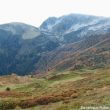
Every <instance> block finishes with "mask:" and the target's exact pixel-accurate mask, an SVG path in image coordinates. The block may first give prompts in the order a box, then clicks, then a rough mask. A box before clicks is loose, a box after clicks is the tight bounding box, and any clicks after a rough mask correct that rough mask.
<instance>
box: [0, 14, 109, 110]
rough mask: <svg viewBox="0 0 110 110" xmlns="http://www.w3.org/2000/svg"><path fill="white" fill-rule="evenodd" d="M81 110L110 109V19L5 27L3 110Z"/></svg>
mask: <svg viewBox="0 0 110 110" xmlns="http://www.w3.org/2000/svg"><path fill="white" fill-rule="evenodd" d="M81 107H106V110H110V18H105V17H96V16H91V15H81V14H70V15H65V16H61V17H59V18H56V17H50V18H48V19H47V20H45V21H44V22H43V23H42V24H41V26H40V27H38V28H36V27H34V26H31V25H28V24H24V23H18V22H13V23H7V24H3V25H0V110H81ZM84 110H87V109H86V108H85V109H84ZM97 110H101V109H100V108H98V109H97Z"/></svg>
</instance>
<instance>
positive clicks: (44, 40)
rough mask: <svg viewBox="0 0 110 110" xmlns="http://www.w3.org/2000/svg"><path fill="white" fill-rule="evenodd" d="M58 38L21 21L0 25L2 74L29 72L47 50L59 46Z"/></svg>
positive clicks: (0, 64)
mask: <svg viewBox="0 0 110 110" xmlns="http://www.w3.org/2000/svg"><path fill="white" fill-rule="evenodd" d="M58 45H59V43H58V41H57V39H55V38H54V39H51V38H50V37H49V36H47V35H46V34H43V33H42V32H40V31H39V30H38V29H37V28H35V27H33V26H29V25H26V24H21V23H10V24H5V25H1V26H0V62H1V63H0V66H1V69H0V74H1V75H2V74H9V73H13V72H15V73H17V74H21V75H23V74H27V73H30V72H32V71H33V70H34V68H35V67H34V64H35V63H37V62H38V60H39V58H40V57H41V55H42V54H44V53H45V52H48V51H51V50H54V49H55V48H56V47H58Z"/></svg>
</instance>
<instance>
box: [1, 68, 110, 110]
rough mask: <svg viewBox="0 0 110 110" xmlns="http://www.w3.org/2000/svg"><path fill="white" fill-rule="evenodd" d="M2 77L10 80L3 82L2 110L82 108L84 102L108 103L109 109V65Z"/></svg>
mask: <svg viewBox="0 0 110 110" xmlns="http://www.w3.org/2000/svg"><path fill="white" fill-rule="evenodd" d="M9 77H11V78H12V79H13V80H14V82H15V83H13V81H11V82H10V78H9ZM1 79H2V80H1V82H4V81H6V82H7V84H6V83H2V84H1V86H0V97H1V100H0V109H1V110H41V109H43V110H80V108H81V106H92V107H98V106H105V107H108V109H107V110H109V107H110V98H109V95H110V92H109V91H110V67H105V68H101V69H90V68H85V69H80V70H75V71H72V70H71V71H70V70H68V71H63V72H52V73H50V72H48V73H47V74H46V75H45V76H40V77H39V78H38V76H31V77H30V76H24V77H23V76H22V78H21V79H19V76H16V75H11V76H8V77H7V76H4V77H1ZM18 81H19V83H18ZM23 81H24V82H23ZM7 88H8V89H7ZM50 91H51V92H50ZM98 110H100V109H98Z"/></svg>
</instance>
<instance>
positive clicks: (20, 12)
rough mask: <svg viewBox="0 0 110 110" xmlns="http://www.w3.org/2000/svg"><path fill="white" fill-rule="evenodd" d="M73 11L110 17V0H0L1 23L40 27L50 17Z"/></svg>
mask: <svg viewBox="0 0 110 110" xmlns="http://www.w3.org/2000/svg"><path fill="white" fill-rule="evenodd" d="M71 13H78V14H80V13H81V14H88V15H96V16H106V17H110V0H0V24H4V23H9V22H23V23H27V24H30V25H33V26H37V27H39V26H40V25H41V23H42V22H43V21H44V20H45V19H47V18H48V17H51V16H56V17H59V16H62V15H67V14H71Z"/></svg>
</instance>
